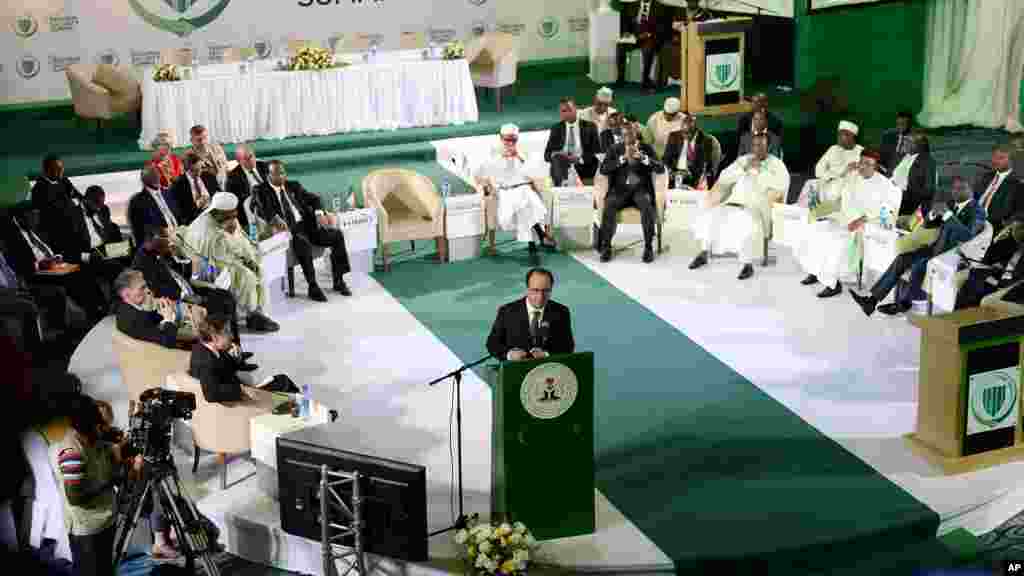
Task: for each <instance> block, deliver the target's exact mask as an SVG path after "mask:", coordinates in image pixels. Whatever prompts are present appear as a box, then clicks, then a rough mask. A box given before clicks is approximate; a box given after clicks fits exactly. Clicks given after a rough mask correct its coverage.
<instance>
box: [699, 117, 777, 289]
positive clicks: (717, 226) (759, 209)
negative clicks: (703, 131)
mask: <svg viewBox="0 0 1024 576" xmlns="http://www.w3.org/2000/svg"><path fill="white" fill-rule="evenodd" d="M751 149H752V152H751V153H750V154H746V155H743V156H740V157H739V158H737V159H736V161H735V162H733V163H732V164H730V165H729V167H728V168H726V169H725V170H724V171H723V172H722V174H721V175H720V176H719V178H718V184H717V185H716V186H715V187H714V188H712V190H711V192H710V193H709V194H710V195H711V203H712V205H714V204H716V203H717V205H716V206H714V207H713V208H711V209H710V210H707V211H706V212H704V213H703V214H702V215H701V216H700V218H699V220H698V221H697V226H696V235H697V238H698V239H699V240H700V241H701V247H702V248H703V250H702V251H701V253H700V254H698V255H697V257H696V258H694V260H693V262H691V263H690V269H691V270H693V269H696V268H700V267H701V266H704V265H705V264H707V263H708V258H709V256H710V253H711V251H718V252H735V253H736V254H737V255H738V256H739V260H740V263H741V264H742V265H743V267H742V268H741V269H740V274H739V276H738V278H739V279H740V280H746V279H747V278H750V277H751V276H753V275H754V265H753V262H754V259H755V258H763V257H764V240H765V238H767V237H768V235H769V233H770V232H771V206H772V203H774V202H779V201H781V200H782V199H783V198H785V196H786V192H787V191H788V190H789V170H787V169H786V165H785V164H783V163H782V160H779V159H778V158H776V157H775V156H772V155H770V154H768V135H767V134H757V135H755V136H754V137H753V141H752V142H751ZM729 188H731V191H729V190H728V189H729ZM723 190H725V192H723ZM723 196H724V199H722V197H723Z"/></svg>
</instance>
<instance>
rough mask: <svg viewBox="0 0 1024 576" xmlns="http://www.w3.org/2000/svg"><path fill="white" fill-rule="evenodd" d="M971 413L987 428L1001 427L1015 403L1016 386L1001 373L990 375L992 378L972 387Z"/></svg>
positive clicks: (1010, 378) (1008, 377) (1009, 378)
mask: <svg viewBox="0 0 1024 576" xmlns="http://www.w3.org/2000/svg"><path fill="white" fill-rule="evenodd" d="M971 396H972V397H971V412H972V413H973V414H974V417H975V419H977V421H978V422H979V423H980V424H982V425H984V426H987V427H989V428H996V427H1001V426H1000V424H1003V423H1004V421H1005V420H1006V419H1007V417H1008V416H1009V415H1010V413H1011V412H1012V411H1013V407H1014V404H1016V402H1017V385H1016V382H1014V381H1013V378H1012V377H1010V376H1009V375H1007V374H1005V373H1003V372H994V373H992V378H990V379H987V381H986V382H985V383H984V384H981V385H979V386H975V387H974V391H973V394H972V395H971Z"/></svg>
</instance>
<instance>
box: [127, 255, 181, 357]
mask: <svg viewBox="0 0 1024 576" xmlns="http://www.w3.org/2000/svg"><path fill="white" fill-rule="evenodd" d="M114 290H115V291H116V292H117V296H118V298H120V299H121V301H120V303H118V305H117V329H118V330H120V331H121V332H122V333H124V334H125V335H126V336H129V337H131V338H135V339H136V340H144V341H146V342H152V343H154V344H159V345H160V346H163V347H164V348H175V347H176V346H177V341H178V323H177V321H176V320H177V310H176V307H175V305H174V302H172V301H171V300H170V299H169V298H160V299H157V300H156V305H157V310H156V311H155V312H152V311H149V310H146V309H145V308H144V305H145V303H146V297H147V294H146V292H147V289H146V278H145V277H144V276H143V275H142V272H139V271H138V270H133V269H131V268H129V269H127V270H125V271H124V272H122V273H121V275H120V276H118V277H117V279H116V280H114Z"/></svg>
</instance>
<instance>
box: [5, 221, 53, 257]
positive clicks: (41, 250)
mask: <svg viewBox="0 0 1024 576" xmlns="http://www.w3.org/2000/svg"><path fill="white" fill-rule="evenodd" d="M14 225H15V226H17V227H18V230H19V231H20V232H21V236H22V238H24V239H25V243H26V244H28V245H29V247H30V248H32V254H33V255H34V256H35V258H36V260H37V261H38V260H45V259H47V258H52V257H53V250H51V249H50V247H49V246H47V245H46V242H43V240H42V238H40V237H39V236H37V235H36V233H35V232H32V231H31V230H25V229H24V228H22V227H21V225H19V224H18V223H17V222H15V223H14Z"/></svg>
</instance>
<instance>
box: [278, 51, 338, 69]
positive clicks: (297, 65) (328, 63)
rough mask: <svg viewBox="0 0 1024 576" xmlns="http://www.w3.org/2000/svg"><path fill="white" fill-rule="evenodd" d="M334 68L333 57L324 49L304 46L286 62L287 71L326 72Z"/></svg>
mask: <svg viewBox="0 0 1024 576" xmlns="http://www.w3.org/2000/svg"><path fill="white" fill-rule="evenodd" d="M329 68H334V55H333V54H331V53H330V51H329V50H327V49H326V48H321V47H319V46H306V47H303V48H300V49H299V51H298V52H296V53H295V55H294V56H292V57H291V60H289V61H288V69H289V70H327V69H329Z"/></svg>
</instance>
